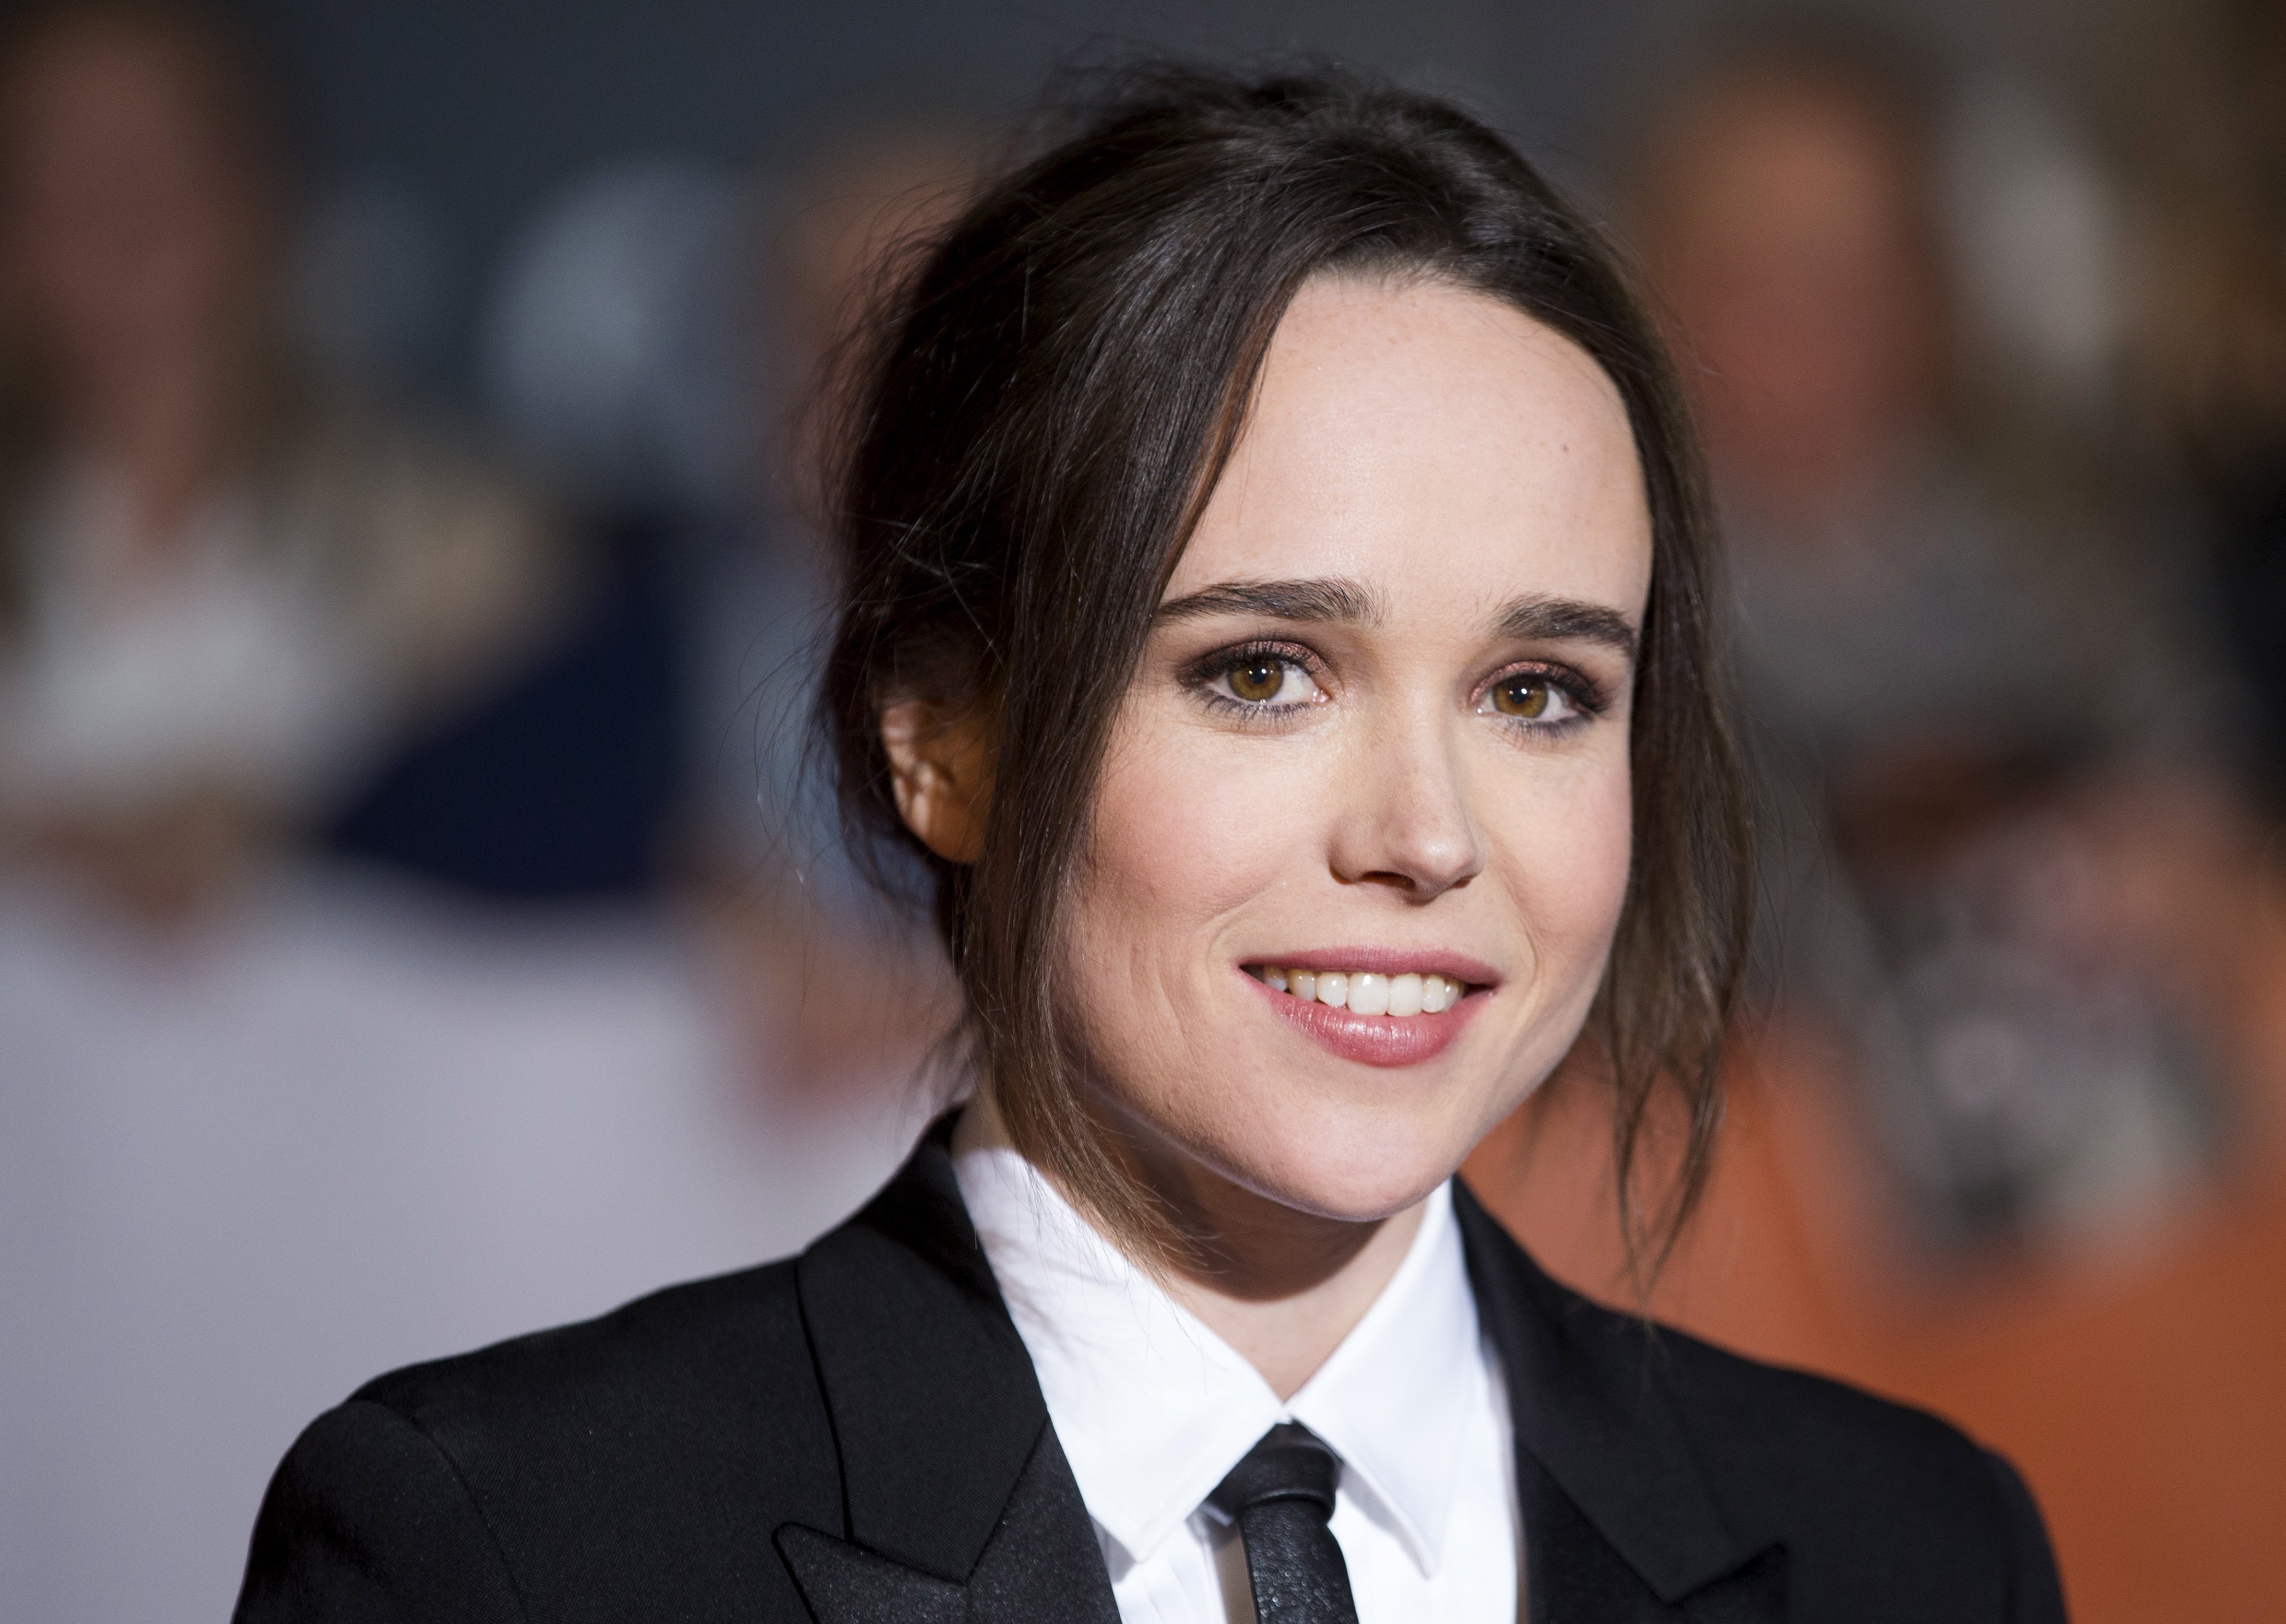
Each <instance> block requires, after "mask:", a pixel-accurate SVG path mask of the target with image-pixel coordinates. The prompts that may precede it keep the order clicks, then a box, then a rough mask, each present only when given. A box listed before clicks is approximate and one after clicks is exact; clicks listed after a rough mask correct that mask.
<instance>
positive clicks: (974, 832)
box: [881, 699, 992, 863]
mask: <svg viewBox="0 0 2286 1624" xmlns="http://www.w3.org/2000/svg"><path fill="white" fill-rule="evenodd" d="M881 747H882V748H883V750H885V751H886V752H887V754H888V757H889V776H890V782H891V784H892V786H893V787H894V788H895V792H896V796H897V811H898V813H899V814H900V815H901V816H903V818H904V820H905V827H906V828H908V829H910V830H911V831H912V832H913V833H914V834H915V835H916V836H917V837H918V839H919V840H920V843H921V844H922V845H924V846H926V847H928V848H929V849H930V850H931V851H933V852H934V853H935V854H936V855H938V856H940V857H942V858H943V859H944V860H945V861H946V862H948V863H974V862H975V861H976V859H977V858H978V857H979V856H981V855H983V851H984V820H985V816H986V815H987V814H988V813H989V811H990V809H991V806H992V737H991V728H990V726H989V721H987V718H986V715H985V712H984V707H982V706H975V705H971V706H963V707H962V708H961V709H960V710H958V711H956V712H947V711H946V710H945V709H944V708H943V707H942V706H937V705H934V704H931V703H930V702H928V701H927V700H924V699H900V700H898V701H896V702H895V704H892V705H888V706H884V707H883V708H882V711H881Z"/></svg>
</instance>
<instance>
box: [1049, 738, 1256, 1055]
mask: <svg viewBox="0 0 2286 1624" xmlns="http://www.w3.org/2000/svg"><path fill="white" fill-rule="evenodd" d="M1148 731H1149V730H1147V729H1128V737H1125V738H1124V739H1122V740H1120V741H1118V742H1116V743H1115V745H1114V747H1113V749H1112V750H1111V752H1110V753H1109V755H1108V758H1107V760H1106V761H1105V764H1104V772H1103V777H1102V779H1101V783H1100V788H1099V791H1098V793H1097V796H1096V803H1095V810H1094V814H1093V817H1092V825H1091V831H1090V838H1089V842H1088V861H1087V864H1086V866H1085V869H1084V871H1083V874H1082V877H1081V881H1080V887H1079V891H1078V895H1076V897H1075V898H1074V907H1073V911H1072V920H1073V930H1074V934H1075V936H1076V942H1075V945H1076V946H1077V947H1078V948H1079V949H1080V951H1079V952H1078V953H1077V954H1076V960H1077V962H1076V964H1075V965H1074V966H1073V970H1074V973H1075V974H1076V975H1077V976H1078V977H1079V978H1080V979H1081V980H1082V981H1083V982H1084V983H1087V985H1086V986H1085V988H1084V992H1085V994H1086V995H1087V1002H1086V1007H1088V1008H1089V1009H1090V1010H1092V1011H1093V1012H1094V1016H1093V1017H1092V1018H1093V1019H1096V1020H1099V1021H1100V1020H1101V1019H1104V1018H1106V1017H1109V1016H1111V1015H1112V1014H1113V1012H1115V1011H1116V1010H1118V1009H1119V1008H1121V1007H1122V1006H1123V1005H1131V1004H1132V1003H1133V1002H1134V1001H1135V1000H1136V998H1137V997H1139V995H1147V994H1148V993H1151V992H1154V991H1155V992H1157V993H1159V994H1161V995H1162V996H1170V997H1171V996H1174V995H1175V994H1177V993H1178V990H1179V989H1180V987H1181V985H1182V984H1183V983H1186V982H1189V981H1193V980H1194V979H1195V978H1201V977H1204V976H1207V975H1210V974H1213V973H1214V972H1215V970H1216V969H1217V967H1218V964H1217V961H1216V960H1215V958H1214V956H1213V946H1214V940H1215V926H1216V925H1217V923H1218V921H1220V920H1221V919H1224V918H1227V917H1228V916H1229V915H1230V914H1231V913H1232V912H1234V911H1235V910H1237V909H1238V908H1239V907H1241V906H1242V905H1243V904H1244V903H1246V902H1247V901H1248V900H1249V899H1250V898H1252V897H1255V896H1257V895H1260V894H1261V893H1262V891H1263V890H1264V889H1265V888H1266V887H1269V886H1270V885H1272V884H1273V883H1274V881H1275V879H1276V876H1277V874H1278V871H1279V870H1280V868H1281V866H1282V864H1283V863H1284V862H1285V861H1286V859H1287V857H1288V855H1289V853H1290V851H1291V847H1292V842H1291V841H1290V840H1289V839H1287V838H1286V837H1285V836H1284V835H1283V834H1281V831H1280V829H1279V827H1278V826H1277V821H1276V818H1275V816H1274V811H1273V809H1274V808H1276V807H1278V806H1279V805H1280V804H1281V801H1283V802H1290V799H1291V796H1292V793H1293V784H1292V783H1291V780H1290V777H1289V778H1288V779H1287V780H1286V781H1285V783H1284V786H1283V793H1282V794H1281V792H1280V789H1279V786H1278V785H1277V784H1271V783H1262V782H1255V781H1254V780H1255V779H1257V778H1259V777H1262V776H1263V774H1262V772H1261V765H1262V764H1261V763H1260V762H1259V761H1258V760H1257V761H1249V760H1247V756H1248V755H1249V753H1244V752H1238V753H1228V752H1219V751H1216V750H1213V749H1211V748H1208V749H1201V748H1198V747H1197V744H1198V741H1196V740H1189V741H1186V739H1185V738H1183V737H1179V736H1178V737H1149V736H1148ZM1138 735H1144V736H1142V737H1138ZM1251 754H1252V755H1253V756H1255V757H1257V758H1259V757H1261V756H1263V755H1265V754H1274V753H1265V752H1259V751H1257V752H1253V753H1251ZM1118 1036H1120V1035H1117V1034H1106V1037H1107V1038H1113V1039H1116V1037H1118Z"/></svg>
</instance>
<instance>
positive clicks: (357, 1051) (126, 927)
mask: <svg viewBox="0 0 2286 1624" xmlns="http://www.w3.org/2000/svg"><path fill="white" fill-rule="evenodd" d="M295 155H296V154H290V153H289V151H288V143H287V139H286V137H285V134H284V132H283V131H282V130H281V129H280V124H279V122H278V119H277V117H276V115H275V112H274V108H273V104H272V100H271V99H270V96H269V94H268V87H267V85H266V84H265V82H264V78H263V76H262V75H261V73H260V72H259V70H258V66H257V57H256V52H255V51H254V50H253V49H252V48H251V46H250V45H249V43H248V42H247V41H246V40H245V39H243V38H242V36H241V35H240V34H238V33H237V32H235V31H233V28H230V27H229V26H227V25H226V24H225V21H223V20H220V18H218V17H217V14H215V13H211V12H206V11H201V10H198V9H195V8H193V7H189V6H171V5H166V4H134V3H131V0H115V3H113V0H94V3H91V4H67V5H59V6H47V7H43V8H41V9H39V10H38V11H36V12H29V13H19V14H17V15H16V16H15V18H14V20H12V23H11V24H10V27H9V28H8V30H7V31H6V33H5V35H4V42H0V1618H6V1619H9V1620H17V1619H25V1620H43V1624H83V1621H84V1624H98V1621H101V1624H117V1621H119V1620H154V1621H155V1620H173V1619H180V1618H186V1617H200V1616H206V1617H216V1616H220V1614H221V1613H222V1612H223V1611H224V1610H225V1609H226V1607H227V1606H228V1602H229V1596H230V1595H231V1593H232V1590H233V1587H234V1586H235V1584H236V1582H237V1580H238V1576H239V1573H240V1568H241V1565H242V1563H243V1559H244V1539H243V1535H244V1530H245V1527H246V1525H247V1520H248V1518H249V1517H250V1516H251V1515H252V1512H253V1508H254V1506H255V1504H256V1502H257V1500H258V1498H259V1495H260V1493H261V1487H262V1484H263V1481H264V1476H265V1473H266V1471H267V1469H268V1467H269V1465H270V1464H271V1463H272V1462H273V1461H274V1459H275V1457H276V1455H277V1454H278V1452H279V1450H280V1449H281V1448H282V1447H284V1446H285V1444H286V1442H287V1441H288V1439H290V1438H291V1436H292V1433H293V1431H294V1428H295V1427H296V1425H297V1424H298V1423H299V1422H300V1420H301V1419H303V1417H305V1416H306V1415H308V1414H309V1413H310V1412H311V1409H312V1408H313V1407H317V1406H319V1405H321V1404H324V1403H329V1402H331V1401H332V1400H333V1399H335V1398H336V1397H338V1395H339V1394H340V1393H341V1392H343V1391H346V1390H347V1388H348V1386H349V1385H350V1384H351V1382H352V1381H353V1380H354V1379H355V1378H356V1377H357V1376H359V1374H360V1373H362V1372H364V1371H365V1370H367V1369H369V1368H371V1367H373V1366H374V1364H375V1363H376V1362H389V1361H390V1360H397V1359H401V1358H410V1357H414V1356H415V1355H416V1354H419V1353H422V1352H433V1351H435V1350H437V1349H442V1348H448V1347H466V1346H472V1345H475V1344H477V1343H480V1342H483V1341H485V1340H488V1339H490V1338H492V1337H494V1336H500V1335H502V1334H504V1333H506V1332H507V1331H508V1330H510V1329H512V1328H516V1327H517V1326H520V1325H524V1324H530V1323H535V1322H539V1321H541V1320H557V1319H562V1318H564V1317H566V1316H568V1315H571V1314H577V1313H588V1312H593V1311H595V1310H596V1309H599V1308H601V1307H603V1305H606V1304H608V1303H609V1302H611V1301H613V1300H615V1299H617V1298H620V1297H625V1296H627V1294H628V1293H630V1292H632V1291H633V1290H635V1289H637V1288H638V1287H639V1286H641V1285H642V1284H643V1283H644V1282H646V1281H653V1280H657V1279H659V1278H662V1277H665V1276H667V1275H670V1274H676V1275H679V1274H690V1273H705V1272H707V1271H709V1270H713V1269H719V1268H723V1267H728V1266H729V1265H732V1264H734V1263H737V1262H738V1261H741V1260H744V1259H748V1258H751V1257H753V1256H755V1255H757V1254H758V1253H765V1252H768V1251H770V1250H776V1249H784V1248H786V1247H789V1246H792V1245H793V1244H796V1243H798V1242H800V1241H801V1240H803V1239H805V1238H807V1237H808V1235H810V1234H814V1233H815V1232H816V1228H817V1227H818V1226H820V1225H821V1224H822V1223H823V1222H824V1221H825V1220H826V1219H827V1218H830V1217H832V1216H833V1215H835V1214H838V1213H840V1212H841V1211H843V1210H847V1205H848V1203H849V1202H850V1201H851V1200H852V1199H853V1198H854V1196H855V1194H857V1193H858V1192H860V1191H862V1190H863V1189H865V1188H867V1187H870V1186H871V1185H872V1184H873V1183H874V1182H875V1181H876V1180H877V1179H878V1178H879V1176H880V1175H881V1174H883V1173H884V1172H886V1171H887V1169H888V1168H889V1167H890V1166H891V1165H892V1164H893V1163H894V1160H895V1155H897V1154H899V1153H900V1151H901V1150H902V1148H903V1142H904V1140H905V1139H906V1138H907V1137H908V1135H907V1133H906V1131H905V1128H904V1125H903V1117H902V1116H901V1115H900V1111H901V1108H903V1101H901V1100H884V1099H882V1098H880V1097H879V1095H880V1091H878V1090H877V1091H874V1092H872V1093H871V1094H868V1095H863V1097H859V1098H856V1099H855V1100H844V1105H845V1108H844V1109H843V1110H842V1111H841V1113H840V1116H836V1117H834V1118H833V1119H832V1121H831V1122H827V1123H821V1122H820V1121H819V1120H818V1114H817V1113H814V1112H813V1113H808V1114H798V1113H792V1112H788V1111H783V1110H780V1109H778V1108H777V1105H776V1101H775V1100H773V1099H772V1098H769V1097H767V1096H766V1095H764V1094H763V1093H762V1092H761V1091H758V1090H757V1089H755V1088H754V1087H753V1082H752V1076H751V1072H752V1069H753V1063H754V1061H755V1060H756V1058H757V1056H755V1055H740V1054H738V1053H737V1052H736V1047H737V1045H736V1042H735V1035H734V1034H733V1033H731V1032H730V1031H729V1030H728V1029H729V1027H730V1025H731V1023H732V1022H733V1021H741V1020H745V1019H746V1018H747V1014H748V1010H747V1003H748V1001H749V1000H751V999H752V998H753V996H754V993H755V989H754V988H753V987H752V986H750V985H738V986H734V987H731V988H728V989H725V988H722V987H721V986H719V985H717V984H716V981H719V980H720V979H721V978H713V979H710V975H709V966H708V964H707V962H706V959H705V958H704V956H703V955H702V954H700V953H698V951H696V950H694V949H693V948H692V946H691V944H690V942H689V941H688V940H687V939H686V936H685V934H683V933H682V932H680V931H678V930H677V929H676V928H674V924H675V921H674V918H673V917H672V915H671V914H670V913H669V912H668V911H666V910H663V909H660V908H658V906H657V905H656V904H657V902H658V872H657V871H658V867H659V861H658V853H657V851H656V849H655V848H656V847H658V845H659V844H661V843H662V842H661V840H660V839H659V837H660V835H661V833H662V825H663V824H664V823H665V821H666V811H665V808H667V807H668V806H669V805H670V804H671V794H672V792H673V791H674V789H676V788H678V787H679V785H677V784H674V781H673V780H672V778H671V776H670V767H671V765H672V764H673V763H674V752H673V748H672V745H673V742H674V741H673V737H672V735H673V732H674V722H675V720H676V719H675V717H674V714H673V712H672V710H671V707H670V705H669V703H668V700H669V699H670V698H671V697H672V692H673V690H672V689H671V687H670V685H669V684H668V683H666V682H665V681H664V680H663V679H662V676H661V673H662V670H663V669H664V668H665V667H666V666H667V665H668V663H669V659H670V657H671V655H672V652H673V650H671V649H668V648H666V645H665V643H664V635H663V633H662V630H661V627H662V624H663V621H664V619H665V617H664V616H663V615H662V614H661V613H660V612H659V611H658V603H657V599H658V594H657V593H654V594H653V595H651V596H649V597H646V596H643V595H642V594H641V593H640V592H638V591H637V590H635V587H632V586H630V584H629V577H628V576H627V574H625V573H624V572H618V561H617V559H616V557H612V558H611V559H609V561H608V562H610V563H611V570H610V571H596V570H590V569H588V568H586V567H584V566H583V565H581V564H578V563H576V562H575V561H574V557H573V554H574V552H575V549H578V550H585V543H584V540H583V539H582V538H581V536H580V535H579V533H578V532H576V531H575V530H574V529H573V528H572V526H571V524H569V523H568V522H558V521H557V520H556V519H555V518H553V517H552V516H551V515H552V514H553V513H555V512H556V509H554V508H549V507H546V506H544V505H543V504H540V503H537V502H535V501H533V500H532V498H531V497H530V496H528V495H526V494H524V493H523V491H522V490H521V489H520V488H519V487H518V486H517V485H515V484H512V483H510V482H509V481H508V480H507V479H505V478H503V477H501V475H500V474H498V473H497V472H495V471H493V469H492V467H491V465H490V464H488V463H487V462H485V461H482V460H480V459H479V458H477V457H476V456H474V455H471V454H469V453H466V452H464V451H463V450H461V448H460V445H459V444H458V443H457V442H455V443H445V442H443V441H440V438H438V436H437V434H436V433H435V432H433V431H430V430H423V429H421V428H418V427H414V426H409V425H408V424H407V423H406V422H405V421H404V419H403V417H402V416H401V415H399V414H398V412H396V411H394V410H390V411H382V410H380V409H377V408H376V407H374V406H373V405H372V404H371V403H369V402H367V401H364V400H361V399H359V398H357V397H356V396H355V395H354V394H353V393H352V392H351V391H349V390H344V389H343V388H341V387H339V386H337V385H336V384H335V382H334V381H333V380H332V379H331V378H330V377H329V376H327V375H325V374H322V373H321V372H320V371H319V370H318V369H316V368H314V367H311V365H309V363H308V362H307V360H306V359H305V358H304V356H303V354H302V353H301V352H300V351H299V350H297V348H296V345H295V344H294V343H292V342H291V341H290V340H289V338H288V329H287V327H286V325H285V324H284V323H283V322H281V321H280V320H279V319H277V311H278V307H279V305H280V302H281V301H280V294H281V292H282V291H283V289H282V288H281V283H282V282H283V281H284V280H285V279H286V276H287V268H288V263H289V261H290V260H291V258H292V248H293V246H294V244H295V241H296V231H297V230H298V229H299V228H300V226H301V225H302V222H301V221H300V220H299V219H298V218H297V217H296V208H295V206H294V205H295V202H296V199H295V197H294V195H293V187H292V180H293V177H292V176H291V175H290V174H289V169H290V167H291V165H290V162H289V160H290V158H291V157H293V156H295ZM713 337H714V339H715V341H716V342H717V343H721V342H722V341H721V335H720V334H719V333H717V334H715V335H713ZM566 510H567V511H568V504H567V508H566ZM594 550H595V551H597V552H603V553H607V554H608V553H609V551H610V549H609V548H605V547H597V548H595V549H594ZM640 584H641V583H640V582H638V583H636V585H640ZM344 853H347V854H351V855H355V856H357V857H359V858H360V859H364V861H360V862H358V863H343V862H340V861H337V860H336V859H337V858H338V857H339V856H340V855H342V854H344ZM375 859H377V860H378V861H374V860H375ZM541 903H546V904H548V906H545V907H542V906H540V905H539V904H541ZM770 990H773V991H775V990H776V989H770ZM874 1014H875V1019H876V1025H877V1027H878V1026H879V1025H881V1024H885V1023H883V1022H880V1021H879V1012H878V1011H876V1012H874ZM775 1038H776V1043H777V1044H778V1045H779V1049H778V1051H777V1052H775V1053H766V1054H762V1055H761V1056H760V1057H759V1058H761V1059H764V1060H773V1061H777V1060H783V1059H784V1054H785V1053H786V1052H792V1051H796V1050H798V1048H799V1045H797V1044H795V1043H794V1042H793V1041H792V1040H791V1039H789V1038H788V1037H786V1036H785V1034H784V1029H776V1033H775ZM884 1119H890V1120H888V1121H887V1124H886V1126H885V1125H884Z"/></svg>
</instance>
